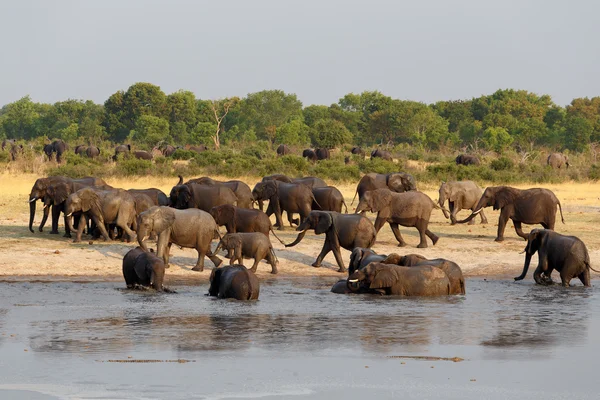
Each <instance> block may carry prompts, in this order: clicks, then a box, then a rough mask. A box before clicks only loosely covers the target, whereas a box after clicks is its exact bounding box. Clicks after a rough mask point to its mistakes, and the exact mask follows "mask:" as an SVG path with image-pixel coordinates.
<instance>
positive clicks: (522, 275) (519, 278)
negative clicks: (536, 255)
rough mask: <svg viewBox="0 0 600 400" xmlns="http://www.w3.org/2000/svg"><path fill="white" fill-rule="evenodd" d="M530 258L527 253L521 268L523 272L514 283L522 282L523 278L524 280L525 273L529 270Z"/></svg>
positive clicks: (529, 254)
mask: <svg viewBox="0 0 600 400" xmlns="http://www.w3.org/2000/svg"><path fill="white" fill-rule="evenodd" d="M531 256H532V254H531V253H529V252H527V253H526V255H525V265H524V266H523V272H522V273H521V275H519V276H517V277H516V278H515V281H520V280H523V278H525V275H527V271H528V270H529V263H530V262H531Z"/></svg>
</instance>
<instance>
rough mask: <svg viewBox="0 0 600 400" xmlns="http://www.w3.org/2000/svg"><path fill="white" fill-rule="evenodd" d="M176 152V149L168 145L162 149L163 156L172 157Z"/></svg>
mask: <svg viewBox="0 0 600 400" xmlns="http://www.w3.org/2000/svg"><path fill="white" fill-rule="evenodd" d="M175 150H176V149H175V147H173V146H171V145H170V144H168V145H166V146H164V147H163V148H162V153H163V156H165V157H171V156H172V155H173V153H175Z"/></svg>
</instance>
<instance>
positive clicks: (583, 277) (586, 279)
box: [577, 268, 592, 287]
mask: <svg viewBox="0 0 600 400" xmlns="http://www.w3.org/2000/svg"><path fill="white" fill-rule="evenodd" d="M577 277H578V278H579V280H580V281H581V283H583V286H587V287H590V286H592V284H591V282H590V270H589V268H585V269H584V270H583V272H582V273H580V274H579V275H577Z"/></svg>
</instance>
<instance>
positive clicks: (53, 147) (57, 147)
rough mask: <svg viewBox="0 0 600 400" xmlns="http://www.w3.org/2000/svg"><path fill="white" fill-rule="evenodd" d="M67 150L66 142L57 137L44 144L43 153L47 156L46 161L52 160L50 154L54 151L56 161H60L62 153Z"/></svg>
mask: <svg viewBox="0 0 600 400" xmlns="http://www.w3.org/2000/svg"><path fill="white" fill-rule="evenodd" d="M65 151H67V144H66V143H65V142H63V141H62V140H60V139H58V140H55V141H53V142H52V143H50V144H47V145H45V146H44V153H45V154H46V156H48V161H52V154H54V153H56V162H57V163H59V164H60V163H61V162H62V155H63V154H64V153H65Z"/></svg>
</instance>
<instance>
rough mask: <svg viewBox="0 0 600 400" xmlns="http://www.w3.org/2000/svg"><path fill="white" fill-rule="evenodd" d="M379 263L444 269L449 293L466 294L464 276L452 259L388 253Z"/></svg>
mask: <svg viewBox="0 0 600 400" xmlns="http://www.w3.org/2000/svg"><path fill="white" fill-rule="evenodd" d="M381 263H383V264H395V265H400V266H402V267H423V266H430V267H436V268H439V269H441V270H442V271H444V273H445V274H446V276H447V277H448V280H449V281H450V294H466V289H465V278H464V276H463V273H462V269H460V267H459V266H458V264H457V263H455V262H454V261H450V260H446V259H445V258H436V259H433V260H428V259H427V258H425V257H423V256H421V255H419V254H407V255H405V256H400V255H398V254H390V255H389V256H388V257H386V258H385V259H384V260H383V261H381Z"/></svg>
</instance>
